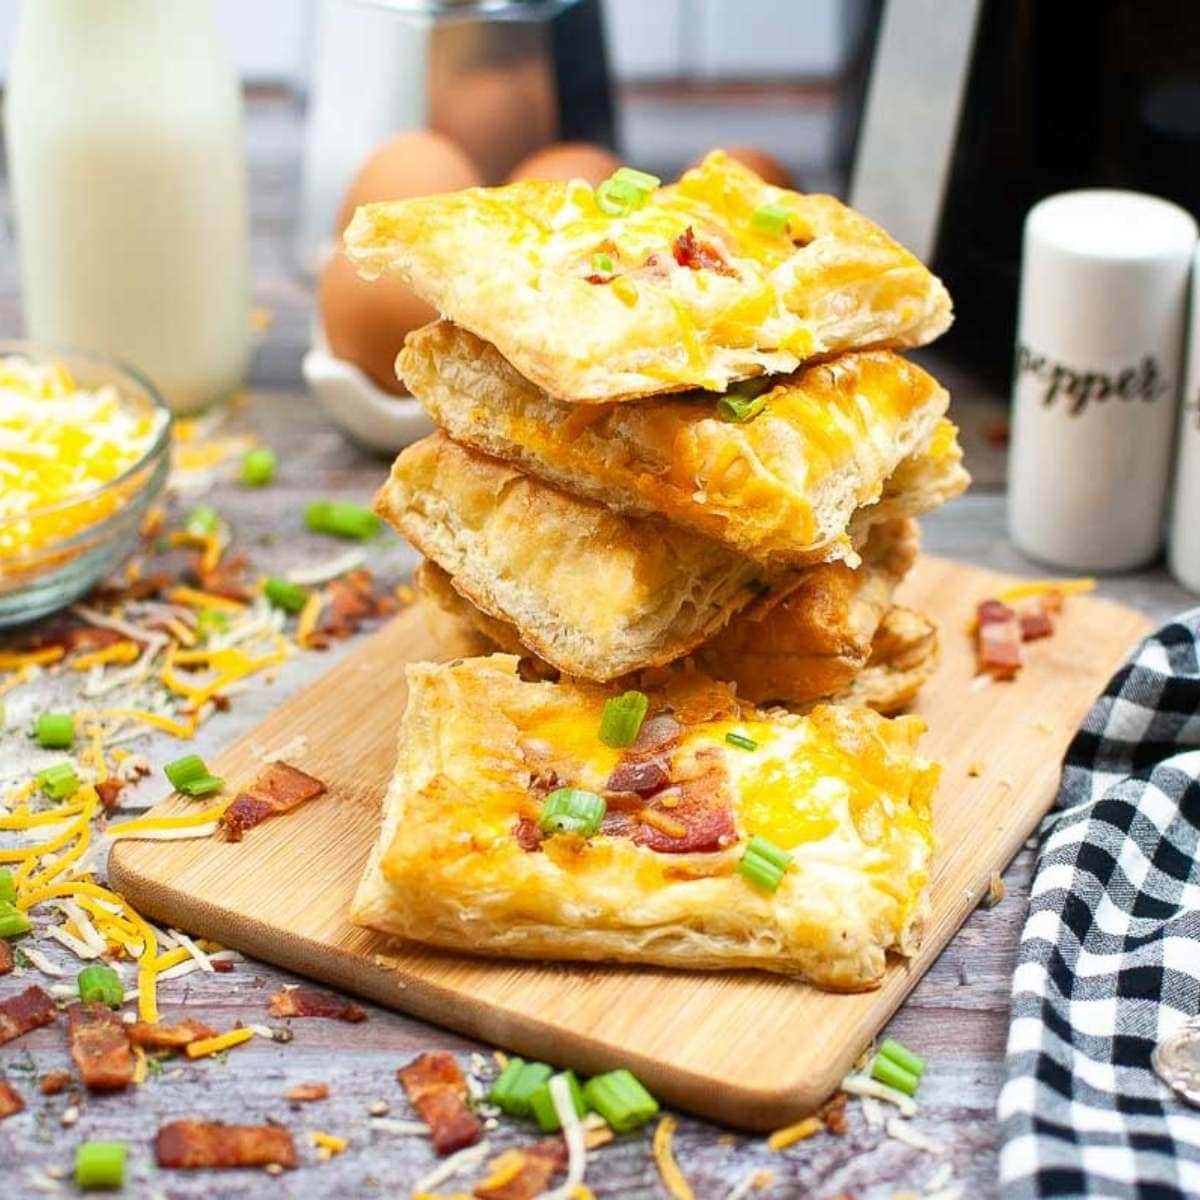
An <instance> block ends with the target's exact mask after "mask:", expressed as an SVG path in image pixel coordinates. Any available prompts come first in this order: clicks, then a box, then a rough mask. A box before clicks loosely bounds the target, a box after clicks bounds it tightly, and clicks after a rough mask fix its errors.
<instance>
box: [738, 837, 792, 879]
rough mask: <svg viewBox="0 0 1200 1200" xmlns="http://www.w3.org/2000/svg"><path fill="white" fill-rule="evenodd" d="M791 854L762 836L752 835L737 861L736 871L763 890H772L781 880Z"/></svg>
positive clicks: (790, 859)
mask: <svg viewBox="0 0 1200 1200" xmlns="http://www.w3.org/2000/svg"><path fill="white" fill-rule="evenodd" d="M791 861H792V856H791V855H790V854H789V853H788V852H787V851H786V850H781V849H780V848H779V847H778V846H776V845H775V844H774V843H773V842H769V841H767V839H766V838H763V837H757V836H755V837H752V838H751V839H750V841H749V842H747V844H746V850H745V853H744V854H743V855H742V857H741V859H740V860H739V861H738V872H739V873H740V874H741V875H743V876H744V877H745V878H746V879H748V880H749V881H750V882H751V883H753V884H755V885H756V886H757V887H760V888H762V889H763V891H764V892H773V891H775V890H776V889H777V888H778V887H779V885H780V884H781V883H782V882H783V876H784V873H785V872H786V871H787V869H788V864H789V863H790V862H791Z"/></svg>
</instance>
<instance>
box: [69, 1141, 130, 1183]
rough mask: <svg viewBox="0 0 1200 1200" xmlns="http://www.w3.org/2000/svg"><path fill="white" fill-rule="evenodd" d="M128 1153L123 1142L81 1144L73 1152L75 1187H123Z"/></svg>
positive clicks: (127, 1148)
mask: <svg viewBox="0 0 1200 1200" xmlns="http://www.w3.org/2000/svg"><path fill="white" fill-rule="evenodd" d="M128 1152H129V1147H128V1146H126V1144H125V1143H124V1142H82V1143H81V1144H80V1145H79V1146H78V1147H77V1148H76V1150H75V1186H76V1187H80V1188H85V1189H86V1188H119V1187H123V1186H124V1184H125V1156H126V1155H127V1154H128Z"/></svg>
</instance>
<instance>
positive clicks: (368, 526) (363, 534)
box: [304, 500, 380, 542]
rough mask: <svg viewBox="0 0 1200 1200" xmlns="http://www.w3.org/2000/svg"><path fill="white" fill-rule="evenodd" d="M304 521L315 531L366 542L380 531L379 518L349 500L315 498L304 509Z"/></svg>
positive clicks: (367, 509)
mask: <svg viewBox="0 0 1200 1200" xmlns="http://www.w3.org/2000/svg"><path fill="white" fill-rule="evenodd" d="M304 523H305V524H306V525H307V526H308V527H309V529H311V530H312V531H313V532H314V533H329V534H332V535H333V536H334V537H343V538H355V539H357V540H358V541H360V542H365V541H366V540H367V539H368V538H373V537H374V536H375V535H376V534H377V533H378V532H379V525H380V521H379V518H378V517H377V516H376V515H375V514H374V513H373V512H372V511H371V510H370V509H369V508H363V506H362V505H361V504H351V503H350V502H349V501H347V500H314V501H313V502H312V503H311V504H310V505H309V506H308V507H307V508H306V509H305V510H304Z"/></svg>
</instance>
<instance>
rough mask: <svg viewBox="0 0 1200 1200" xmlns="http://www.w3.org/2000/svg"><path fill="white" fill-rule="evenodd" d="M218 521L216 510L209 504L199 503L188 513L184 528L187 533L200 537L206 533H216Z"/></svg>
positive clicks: (219, 519) (219, 520)
mask: <svg viewBox="0 0 1200 1200" xmlns="http://www.w3.org/2000/svg"><path fill="white" fill-rule="evenodd" d="M220 523H221V518H220V517H219V516H218V515H217V510H216V509H215V508H213V507H212V506H211V505H208V504H201V505H198V506H197V507H196V508H193V509H192V511H191V512H190V513H188V519H187V525H186V528H187V531H188V533H194V534H196V535H197V536H198V537H202V536H203V535H204V534H206V533H216V532H217V526H218V525H220Z"/></svg>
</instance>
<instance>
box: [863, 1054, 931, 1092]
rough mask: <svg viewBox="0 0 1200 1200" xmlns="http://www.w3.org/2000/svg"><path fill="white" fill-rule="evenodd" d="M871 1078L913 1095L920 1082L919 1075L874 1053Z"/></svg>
mask: <svg viewBox="0 0 1200 1200" xmlns="http://www.w3.org/2000/svg"><path fill="white" fill-rule="evenodd" d="M871 1078H872V1079H878V1080H879V1082H880V1083H886V1084H887V1085H888V1087H893V1088H895V1089H896V1090H897V1091H898V1092H903V1093H904V1094H905V1095H906V1096H912V1095H915V1094H916V1091H917V1087H918V1085H919V1084H920V1082H921V1079H920V1077H919V1076H917V1075H914V1074H913V1073H912V1072H911V1071H906V1070H905V1069H904V1068H903V1067H902V1066H901V1065H900V1064H899V1063H897V1062H893V1061H892V1060H891V1059H890V1058H887V1057H886V1056H884V1055H882V1054H877V1055H875V1061H874V1062H873V1063H872V1064H871Z"/></svg>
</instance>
